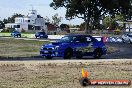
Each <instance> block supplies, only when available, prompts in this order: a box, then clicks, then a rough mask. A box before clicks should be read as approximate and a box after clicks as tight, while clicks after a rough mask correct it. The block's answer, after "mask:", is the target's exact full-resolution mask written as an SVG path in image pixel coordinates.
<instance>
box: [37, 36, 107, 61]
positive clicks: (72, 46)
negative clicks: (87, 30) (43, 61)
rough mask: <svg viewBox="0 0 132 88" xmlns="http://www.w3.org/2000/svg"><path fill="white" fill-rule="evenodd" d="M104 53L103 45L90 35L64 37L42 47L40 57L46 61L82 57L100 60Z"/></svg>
mask: <svg viewBox="0 0 132 88" xmlns="http://www.w3.org/2000/svg"><path fill="white" fill-rule="evenodd" d="M106 51H107V50H106V47H105V44H104V43H103V42H102V41H98V40H97V39H95V38H94V37H92V36H90V35H66V36H64V37H62V38H61V39H60V40H59V41H56V42H53V43H50V44H45V45H43V46H42V47H41V49H40V55H41V56H45V57H46V58H47V59H52V58H53V57H63V58H64V59H70V58H71V57H76V58H82V57H83V56H93V57H94V58H100V57H101V56H102V55H105V54H106Z"/></svg>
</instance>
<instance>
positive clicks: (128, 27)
mask: <svg viewBox="0 0 132 88" xmlns="http://www.w3.org/2000/svg"><path fill="white" fill-rule="evenodd" d="M117 23H118V24H119V26H122V27H125V31H126V32H132V17H131V19H130V20H126V21H124V22H121V21H117Z"/></svg>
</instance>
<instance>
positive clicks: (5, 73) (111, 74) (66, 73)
mask: <svg viewBox="0 0 132 88" xmlns="http://www.w3.org/2000/svg"><path fill="white" fill-rule="evenodd" d="M82 67H85V70H88V71H89V79H128V80H132V68H131V67H132V61H115V62H114V61H109V62H106V61H103V62H100V61H97V62H90V61H86V62H70V61H69V62H64V63H60V62H57V61H55V63H51V62H45V61H25V62H19V61H16V62H0V88H83V87H82V86H81V85H80V83H79V80H80V78H81V68H82ZM86 88H132V85H131V86H90V87H86Z"/></svg>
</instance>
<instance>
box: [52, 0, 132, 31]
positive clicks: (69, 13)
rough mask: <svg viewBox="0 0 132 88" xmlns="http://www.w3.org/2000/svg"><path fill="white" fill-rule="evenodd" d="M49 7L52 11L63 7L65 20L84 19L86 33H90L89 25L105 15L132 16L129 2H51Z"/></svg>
mask: <svg viewBox="0 0 132 88" xmlns="http://www.w3.org/2000/svg"><path fill="white" fill-rule="evenodd" d="M50 6H51V7H53V8H54V9H58V8H60V7H65V8H66V18H67V19H74V18H75V17H78V18H82V19H84V22H85V31H86V33H91V30H90V29H89V25H90V24H92V23H94V22H96V21H98V20H100V19H101V17H102V16H104V15H105V14H110V15H111V16H113V15H114V14H118V13H122V14H124V16H125V17H129V16H130V14H132V1H131V0H53V2H52V3H51V4H50Z"/></svg>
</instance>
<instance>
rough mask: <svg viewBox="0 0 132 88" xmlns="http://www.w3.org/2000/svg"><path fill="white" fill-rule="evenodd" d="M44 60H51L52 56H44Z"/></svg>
mask: <svg viewBox="0 0 132 88" xmlns="http://www.w3.org/2000/svg"><path fill="white" fill-rule="evenodd" d="M45 58H46V59H52V58H53V57H52V56H45Z"/></svg>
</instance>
